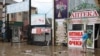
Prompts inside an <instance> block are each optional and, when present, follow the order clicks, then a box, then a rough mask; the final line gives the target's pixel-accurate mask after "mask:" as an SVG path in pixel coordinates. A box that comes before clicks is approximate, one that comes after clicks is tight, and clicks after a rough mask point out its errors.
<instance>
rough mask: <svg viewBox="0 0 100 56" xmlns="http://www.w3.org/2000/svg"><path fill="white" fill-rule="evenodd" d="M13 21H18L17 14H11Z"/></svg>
mask: <svg viewBox="0 0 100 56" xmlns="http://www.w3.org/2000/svg"><path fill="white" fill-rule="evenodd" d="M11 21H16V14H15V13H12V14H11Z"/></svg>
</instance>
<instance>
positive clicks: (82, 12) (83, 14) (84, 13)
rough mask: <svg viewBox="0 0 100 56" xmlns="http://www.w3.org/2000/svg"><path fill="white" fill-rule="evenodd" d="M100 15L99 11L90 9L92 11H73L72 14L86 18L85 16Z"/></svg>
mask: <svg viewBox="0 0 100 56" xmlns="http://www.w3.org/2000/svg"><path fill="white" fill-rule="evenodd" d="M97 16H99V14H98V12H97V11H96V10H92V11H91V10H90V11H78V12H73V13H72V14H71V16H70V18H84V17H97Z"/></svg>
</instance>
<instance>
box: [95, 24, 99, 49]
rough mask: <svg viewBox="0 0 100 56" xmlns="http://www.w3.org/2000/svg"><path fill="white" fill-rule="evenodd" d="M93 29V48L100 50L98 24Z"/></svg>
mask: <svg viewBox="0 0 100 56" xmlns="http://www.w3.org/2000/svg"><path fill="white" fill-rule="evenodd" d="M94 29H95V30H94V38H95V48H100V24H95V28H94Z"/></svg>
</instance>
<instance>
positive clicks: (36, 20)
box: [31, 14, 45, 25]
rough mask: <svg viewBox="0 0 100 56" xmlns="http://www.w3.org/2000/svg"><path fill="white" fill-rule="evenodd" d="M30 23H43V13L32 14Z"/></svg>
mask: <svg viewBox="0 0 100 56" xmlns="http://www.w3.org/2000/svg"><path fill="white" fill-rule="evenodd" d="M31 25H45V15H44V14H37V15H32V16H31Z"/></svg>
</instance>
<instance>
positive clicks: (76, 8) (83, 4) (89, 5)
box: [70, 3, 100, 13]
mask: <svg viewBox="0 0 100 56" xmlns="http://www.w3.org/2000/svg"><path fill="white" fill-rule="evenodd" d="M82 9H96V10H97V11H99V10H100V8H99V7H98V6H96V5H95V4H89V3H82V4H80V5H78V6H76V7H75V8H73V9H72V10H70V13H71V12H73V11H77V10H82Z"/></svg>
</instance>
